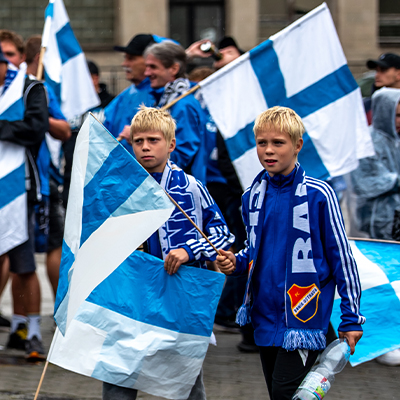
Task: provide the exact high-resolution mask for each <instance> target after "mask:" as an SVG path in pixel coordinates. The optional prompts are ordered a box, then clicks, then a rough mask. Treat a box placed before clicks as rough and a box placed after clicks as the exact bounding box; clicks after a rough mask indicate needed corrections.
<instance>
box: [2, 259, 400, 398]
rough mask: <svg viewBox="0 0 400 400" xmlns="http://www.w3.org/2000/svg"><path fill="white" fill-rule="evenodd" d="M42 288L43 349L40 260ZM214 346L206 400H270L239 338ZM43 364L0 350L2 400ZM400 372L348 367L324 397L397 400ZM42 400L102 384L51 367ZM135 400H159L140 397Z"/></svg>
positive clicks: (224, 337)
mask: <svg viewBox="0 0 400 400" xmlns="http://www.w3.org/2000/svg"><path fill="white" fill-rule="evenodd" d="M37 259H38V264H39V265H38V271H39V276H40V281H41V286H42V315H43V317H42V334H43V341H44V344H45V346H46V350H48V349H49V346H50V343H51V339H52V336H53V332H54V323H53V320H52V318H51V314H52V308H53V298H52V294H51V290H50V286H49V283H48V280H47V277H46V274H45V268H44V264H43V257H42V256H38V258H37ZM0 306H1V311H2V313H3V315H4V316H6V317H9V316H10V315H11V297H10V288H9V287H7V288H6V290H5V293H4V294H3V297H2V299H1V303H0ZM215 334H216V338H217V346H210V347H209V350H208V353H207V357H206V359H205V363H204V382H205V386H206V391H207V399H208V400H216V399H224V400H239V399H240V400H243V399H246V400H259V399H265V400H267V399H269V396H268V393H267V388H266V385H265V383H264V377H263V375H262V371H261V363H260V360H259V357H258V354H245V353H241V352H239V350H237V348H236V345H237V344H238V343H239V341H240V335H237V334H236V335H235V334H229V333H221V332H215ZM7 337H8V331H7V330H6V329H3V330H0V345H2V346H3V347H5V344H6V341H7ZM43 368H44V363H38V364H28V363H27V362H26V361H25V359H24V354H23V353H22V352H19V351H11V350H7V349H4V348H1V349H0V400H6V399H22V400H25V399H33V398H34V395H35V392H36V389H37V386H38V384H39V381H40V377H41V375H42V372H43ZM399 382H400V367H387V366H384V365H380V364H378V363H377V362H375V361H370V362H368V363H365V364H362V365H359V366H357V367H355V368H352V367H351V366H349V365H348V366H347V367H346V368H345V369H344V371H343V372H342V373H340V374H338V375H337V376H336V380H335V383H334V384H333V386H332V388H331V390H330V391H329V393H328V394H327V397H326V398H327V399H328V400H347V399H352V400H358V399H360V400H361V399H362V400H378V399H379V400H398V399H400V383H399ZM38 399H40V400H70V399H101V382H99V381H97V380H95V379H92V378H88V377H85V376H81V375H77V374H75V373H73V372H70V371H66V370H64V369H62V368H59V367H57V366H55V365H52V364H49V366H48V368H47V372H46V374H45V376H44V380H43V385H42V388H41V391H40V394H39V397H38ZM138 399H142V400H157V399H161V398H160V397H154V396H150V395H148V394H145V393H139V396H138Z"/></svg>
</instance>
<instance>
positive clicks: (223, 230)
mask: <svg viewBox="0 0 400 400" xmlns="http://www.w3.org/2000/svg"><path fill="white" fill-rule="evenodd" d="M197 186H198V188H199V190H200V197H201V208H202V212H203V232H204V234H205V235H206V236H207V238H208V240H209V241H210V242H211V243H212V244H213V245H214V247H215V248H216V249H218V250H220V249H224V250H226V249H228V248H229V247H231V245H232V244H233V242H234V240H235V237H234V236H233V235H232V234H231V233H230V232H229V229H228V225H227V224H226V222H225V219H224V217H223V215H222V213H221V211H220V209H219V208H218V206H217V205H216V204H215V202H214V200H213V198H212V197H211V196H210V194H209V193H208V190H207V189H206V188H205V187H204V186H203V184H202V183H201V182H199V181H197ZM186 245H187V246H188V247H189V248H190V250H191V252H192V253H193V256H194V258H195V259H196V260H198V261H200V260H201V261H205V260H208V261H209V260H211V261H212V260H214V259H215V257H216V255H217V254H216V251H215V250H214V249H213V247H212V246H211V245H210V243H208V242H207V240H206V239H205V238H203V237H201V238H199V239H197V240H196V239H191V240H188V241H187V242H186Z"/></svg>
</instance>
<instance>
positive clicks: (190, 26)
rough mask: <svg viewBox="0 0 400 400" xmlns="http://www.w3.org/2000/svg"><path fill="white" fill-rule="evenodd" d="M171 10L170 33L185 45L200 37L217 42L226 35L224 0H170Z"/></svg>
mask: <svg viewBox="0 0 400 400" xmlns="http://www.w3.org/2000/svg"><path fill="white" fill-rule="evenodd" d="M169 11H170V13H169V32H170V34H169V35H170V37H171V38H172V39H174V40H176V41H178V42H179V43H180V44H181V45H182V46H183V47H187V46H189V45H190V44H191V43H193V42H195V41H196V40H200V39H210V40H211V41H213V42H216V41H218V40H219V39H221V37H223V36H224V29H225V23H224V20H225V16H224V2H223V1H222V0H203V1H194V0H186V1H184V0H170V5H169Z"/></svg>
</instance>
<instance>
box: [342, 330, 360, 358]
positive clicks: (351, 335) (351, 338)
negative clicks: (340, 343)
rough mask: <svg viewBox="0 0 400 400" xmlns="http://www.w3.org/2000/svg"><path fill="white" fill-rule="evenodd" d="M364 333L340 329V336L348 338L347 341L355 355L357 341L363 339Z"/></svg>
mask: <svg viewBox="0 0 400 400" xmlns="http://www.w3.org/2000/svg"><path fill="white" fill-rule="evenodd" d="M362 335H363V332H362V331H349V332H340V331H339V338H340V339H344V338H345V339H346V340H347V343H348V344H349V346H350V352H351V354H352V355H353V354H354V351H355V347H356V344H357V342H358V341H359V340H360V339H361V336H362Z"/></svg>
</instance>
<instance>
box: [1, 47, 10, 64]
mask: <svg viewBox="0 0 400 400" xmlns="http://www.w3.org/2000/svg"><path fill="white" fill-rule="evenodd" d="M0 62H2V63H6V64H8V60H7V58H6V57H5V55H4V53H3V50H2V49H1V46H0Z"/></svg>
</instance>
